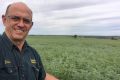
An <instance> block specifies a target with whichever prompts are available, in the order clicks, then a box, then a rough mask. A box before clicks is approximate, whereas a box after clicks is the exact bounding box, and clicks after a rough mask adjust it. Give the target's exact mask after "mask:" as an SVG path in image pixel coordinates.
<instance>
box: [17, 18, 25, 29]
mask: <svg viewBox="0 0 120 80" xmlns="http://www.w3.org/2000/svg"><path fill="white" fill-rule="evenodd" d="M24 25H25V24H24V20H23V19H21V20H20V21H19V23H18V26H20V27H24Z"/></svg>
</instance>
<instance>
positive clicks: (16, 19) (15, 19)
mask: <svg viewBox="0 0 120 80" xmlns="http://www.w3.org/2000/svg"><path fill="white" fill-rule="evenodd" d="M11 19H12V20H14V21H18V20H20V18H19V17H16V16H15V17H11Z"/></svg>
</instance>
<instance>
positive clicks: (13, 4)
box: [5, 2, 32, 15]
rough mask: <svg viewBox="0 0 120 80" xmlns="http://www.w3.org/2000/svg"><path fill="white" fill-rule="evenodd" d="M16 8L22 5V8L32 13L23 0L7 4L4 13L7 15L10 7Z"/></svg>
mask: <svg viewBox="0 0 120 80" xmlns="http://www.w3.org/2000/svg"><path fill="white" fill-rule="evenodd" d="M13 7H14V8H15V7H16V8H17V7H21V8H22V7H23V8H24V9H26V10H27V11H28V12H29V13H30V14H31V15H32V11H31V9H30V8H29V7H28V6H27V5H26V4H25V3H23V2H16V3H12V4H9V5H8V7H7V9H6V12H5V15H7V14H8V13H9V10H10V9H11V8H13Z"/></svg>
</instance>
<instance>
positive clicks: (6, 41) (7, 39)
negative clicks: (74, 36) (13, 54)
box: [2, 32, 29, 50]
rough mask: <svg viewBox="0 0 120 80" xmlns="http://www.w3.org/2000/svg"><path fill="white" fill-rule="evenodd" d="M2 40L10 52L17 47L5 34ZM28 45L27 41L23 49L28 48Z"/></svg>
mask: <svg viewBox="0 0 120 80" xmlns="http://www.w3.org/2000/svg"><path fill="white" fill-rule="evenodd" d="M2 40H3V42H4V44H5V45H6V47H8V48H9V49H10V50H12V48H13V47H15V46H16V45H14V44H13V43H12V41H11V40H10V39H9V38H8V37H7V35H6V33H5V32H4V33H3V35H2ZM27 46H29V45H28V43H27V42H26V41H25V43H24V45H23V49H25V48H27Z"/></svg>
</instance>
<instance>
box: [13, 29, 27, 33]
mask: <svg viewBox="0 0 120 80" xmlns="http://www.w3.org/2000/svg"><path fill="white" fill-rule="evenodd" d="M15 31H17V32H20V33H21V32H25V30H22V29H16V30H15Z"/></svg>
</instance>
